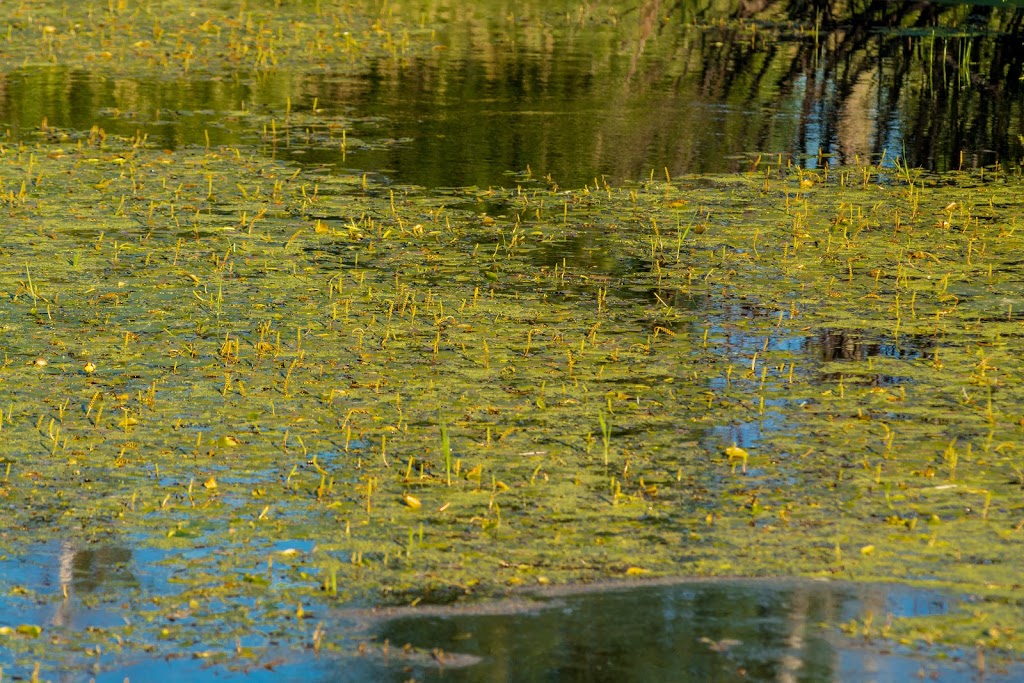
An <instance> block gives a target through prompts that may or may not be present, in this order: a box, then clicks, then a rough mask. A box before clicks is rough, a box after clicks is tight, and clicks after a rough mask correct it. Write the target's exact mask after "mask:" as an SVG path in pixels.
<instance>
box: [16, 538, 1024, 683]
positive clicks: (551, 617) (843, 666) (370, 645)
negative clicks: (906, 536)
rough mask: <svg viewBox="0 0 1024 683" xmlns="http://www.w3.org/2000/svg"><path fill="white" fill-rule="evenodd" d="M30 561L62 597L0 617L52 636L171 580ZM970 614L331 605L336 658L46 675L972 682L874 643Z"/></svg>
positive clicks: (792, 589) (951, 605)
mask: <svg viewBox="0 0 1024 683" xmlns="http://www.w3.org/2000/svg"><path fill="white" fill-rule="evenodd" d="M292 547H295V549H296V550H298V549H302V550H299V552H304V551H305V552H308V551H309V550H310V548H308V547H304V546H303V544H301V543H299V544H292V545H289V548H292ZM34 560H35V561H36V562H38V563H40V565H41V566H29V563H28V562H26V561H25V560H20V561H16V560H7V561H4V562H3V565H2V570H3V575H4V577H5V579H6V580H10V581H14V582H16V583H17V584H18V585H20V586H21V587H22V589H25V590H31V591H33V592H35V593H38V594H41V595H42V594H45V593H47V592H48V591H50V590H52V588H53V587H54V585H59V584H60V583H61V582H64V583H65V585H67V586H69V587H70V588H69V591H70V594H71V595H70V599H66V600H64V601H63V602H53V601H50V602H49V604H42V603H40V604H37V605H35V606H26V604H25V603H24V602H23V601H19V600H18V599H16V598H15V599H9V598H5V599H2V600H0V608H2V610H3V613H4V617H5V619H7V620H13V621H14V622H27V623H38V624H43V625H45V627H46V628H47V632H48V633H49V634H50V637H58V638H68V639H71V638H73V637H74V633H75V632H76V631H84V630H87V629H102V628H105V627H109V626H110V625H111V624H114V623H117V622H119V621H121V620H124V621H126V622H130V621H131V620H136V619H138V620H143V619H146V615H145V612H144V611H142V612H140V611H138V610H136V611H135V612H126V611H125V610H124V608H123V607H122V606H120V605H119V603H120V602H121V601H123V600H126V599H128V597H129V596H130V595H132V594H138V592H139V591H140V590H144V591H145V593H146V594H147V595H149V596H151V597H158V596H164V595H168V594H170V591H169V589H168V584H167V581H168V580H173V577H172V576H171V575H170V574H169V573H168V572H165V571H164V569H163V568H164V567H165V565H166V562H167V560H168V555H167V554H166V553H160V552H156V551H135V552H133V551H132V550H131V549H130V548H128V547H125V546H106V547H99V548H89V549H77V550H76V547H75V544H74V543H71V542H65V543H61V544H54V545H52V547H48V548H45V549H41V550H40V552H39V553H37V554H36V555H35V556H34ZM60 573H63V574H65V575H64V576H58V575H56V574H60ZM117 594H120V597H116V596H117ZM90 596H95V597H96V598H97V599H95V600H90ZM970 605H971V600H970V599H965V598H960V597H956V596H952V595H950V594H949V593H946V592H940V591H934V590H928V589H922V588H911V587H906V586H900V585H879V584H854V583H844V582H833V581H807V580H794V579H768V580H707V581H694V580H690V581H679V580H672V581H661V582H657V581H655V582H647V583H645V584H633V585H630V584H619V585H614V584H612V585H595V586H587V587H579V588H558V589H547V590H545V589H540V590H535V591H533V592H526V593H523V594H522V595H521V596H520V597H518V598H514V599H506V600H501V601H496V602H488V603H483V604H479V605H467V606H461V607H458V606H456V607H438V606H427V607H420V608H416V607H413V608H388V609H354V608H342V609H339V610H336V611H334V612H333V613H332V614H330V615H329V616H327V617H326V619H325V621H323V622H321V623H326V624H327V628H328V629H329V630H330V631H331V632H332V633H336V634H340V636H341V638H342V639H343V642H344V643H346V644H347V646H348V649H349V651H350V653H351V654H349V655H347V656H344V657H341V658H339V657H338V656H337V655H332V654H327V653H324V654H323V655H322V656H316V655H314V654H313V653H307V654H300V653H297V652H295V651H293V650H289V649H287V648H283V647H279V646H275V645H274V642H273V640H274V639H273V638H269V639H268V638H266V636H265V635H261V634H259V633H258V632H257V633H252V634H249V635H248V636H246V637H244V638H243V639H241V640H239V644H238V647H239V648H242V647H245V648H252V647H257V648H259V652H260V657H259V658H255V659H252V658H247V657H239V658H238V659H237V660H236V661H231V662H229V663H225V662H224V659H223V657H222V656H221V657H212V656H211V654H209V653H207V654H202V653H203V643H202V641H201V639H198V640H197V641H196V643H195V649H194V652H193V653H192V654H186V655H178V656H175V657H161V658H156V657H151V656H146V655H145V654H142V653H136V654H131V653H125V652H120V653H118V652H114V651H111V652H105V651H104V649H103V648H102V647H97V648H96V650H95V652H94V653H91V655H89V656H79V657H69V658H68V659H67V660H65V661H64V662H63V663H62V664H61V669H62V670H63V672H64V673H63V674H62V675H61V676H60V677H59V679H58V680H61V681H68V682H71V681H86V680H95V681H97V683H99V682H107V681H109V682H115V681H116V682H118V683H120V682H121V681H125V680H130V681H145V680H168V679H170V678H172V677H173V678H179V677H183V676H187V677H189V678H190V679H192V680H197V681H205V680H211V681H216V680H226V681H232V680H238V681H264V680H266V681H324V683H327V682H328V681H334V682H339V683H340V682H342V681H350V682H352V683H357V682H359V683H361V682H364V681H396V682H398V681H408V680H417V681H465V682H475V681H480V682H483V681H508V682H512V681H524V682H525V681H541V680H551V681H580V682H582V681H638V682H640V681H643V682H651V683H653V682H656V681H666V682H667V681H694V682H695V683H696V682H698V681H700V682H706V681H741V680H742V681H763V682H765V683H767V682H769V681H780V680H782V681H793V682H797V681H799V682H800V683H831V682H833V681H835V682H839V681H843V682H844V683H857V682H863V683H868V682H873V681H877V682H879V683H881V682H884V681H897V680H900V681H902V680H914V679H918V678H925V679H927V680H939V681H944V682H946V683H959V682H961V681H964V682H966V681H976V680H978V676H979V671H978V668H977V667H978V660H977V658H976V655H975V653H973V652H971V653H963V652H957V651H952V652H947V653H945V656H944V657H943V658H942V659H936V658H934V657H930V656H925V655H922V654H915V652H914V650H913V649H911V648H904V647H900V646H897V645H894V644H893V643H891V642H889V641H886V640H884V639H880V638H879V636H880V635H881V634H883V633H884V630H885V628H886V623H887V622H888V621H890V620H891V619H893V618H894V617H922V616H936V615H947V614H951V613H952V614H955V613H958V612H964V611H966V610H969V609H970ZM322 616H323V615H322ZM840 624H841V625H844V626H843V629H842V630H841V631H840V630H839V629H837V628H836V626H837V625H840ZM197 635H198V634H197ZM335 637H337V636H335ZM2 661H3V660H2V659H0V662H2ZM986 667H987V668H986V671H985V673H984V680H985V681H996V682H1002V681H1012V680H1020V676H1022V675H1024V668H1022V667H1021V665H1020V664H1019V663H1012V664H1008V663H1006V662H1002V661H1000V660H999V659H996V658H991V657H990V659H989V661H988V662H987V665H986ZM76 671H77V672H78V673H75V672H76Z"/></svg>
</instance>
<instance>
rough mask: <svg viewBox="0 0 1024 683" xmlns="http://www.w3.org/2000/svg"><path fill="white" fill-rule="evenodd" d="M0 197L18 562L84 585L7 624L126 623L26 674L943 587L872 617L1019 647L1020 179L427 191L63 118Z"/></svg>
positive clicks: (32, 637)
mask: <svg viewBox="0 0 1024 683" xmlns="http://www.w3.org/2000/svg"><path fill="white" fill-rule="evenodd" d="M0 182H2V188H3V199H2V201H3V211H4V218H5V225H6V230H5V237H4V242H3V246H2V252H0V269H2V270H0V291H3V292H4V296H3V298H2V300H0V325H2V330H3V337H2V340H0V353H2V354H3V358H4V363H3V369H2V370H0V404H2V407H3V422H2V426H0V435H2V438H3V443H4V447H3V461H2V463H0V472H2V479H0V501H2V505H3V514H4V519H5V525H4V527H5V528H4V532H3V534H2V537H0V543H2V547H3V553H4V557H5V558H6V561H8V562H10V561H12V559H13V558H18V557H24V556H32V555H33V554H35V555H38V554H40V553H43V552H44V551H45V549H46V548H47V547H49V548H50V552H51V553H52V554H53V555H54V558H53V564H54V567H53V568H52V569H51V570H50V572H51V573H52V574H54V575H55V576H54V578H53V579H51V580H50V581H49V583H47V582H40V581H39V580H38V579H26V580H25V582H24V585H22V584H16V585H8V587H7V597H6V598H5V604H6V605H7V606H8V607H9V609H10V610H11V613H17V612H18V610H19V609H22V608H23V607H25V606H26V605H39V604H45V603H54V604H67V603H68V601H72V602H73V601H76V600H82V601H84V603H83V604H84V605H85V606H87V607H90V608H102V609H103V610H106V611H107V612H110V613H113V614H117V615H122V616H123V619H122V621H121V622H120V623H104V624H103V625H92V626H90V627H89V628H87V629H82V630H80V631H74V632H73V634H70V635H69V633H68V632H61V633H50V632H49V631H50V630H51V629H49V628H48V626H47V624H45V623H23V624H14V625H11V626H8V627H5V628H4V631H3V636H2V637H3V638H4V639H5V647H7V648H9V650H10V651H11V652H12V653H14V654H13V657H14V658H15V659H14V661H15V662H16V665H17V666H23V667H27V668H30V667H31V663H32V662H33V661H34V660H36V659H38V658H41V657H43V653H47V655H46V657H47V658H51V657H52V654H50V653H53V652H54V651H55V650H56V651H58V652H66V653H67V655H68V656H69V657H72V656H74V655H75V653H78V654H82V653H86V652H90V651H94V650H95V649H99V648H102V649H103V650H104V651H106V652H108V653H109V652H110V651H111V650H112V649H113V650H115V651H119V650H124V651H125V652H130V651H133V650H134V649H139V650H141V651H147V652H157V653H181V652H198V653H200V654H202V655H203V656H208V657H213V658H216V657H218V656H222V657H229V658H235V657H238V656H240V655H241V656H252V657H253V658H256V659H257V660H258V657H259V655H258V653H256V654H253V653H250V651H249V649H247V648H244V647H243V646H242V645H240V644H239V645H237V652H236V642H239V641H238V640H237V639H240V638H242V637H243V636H247V635H251V634H252V633H253V632H254V631H255V632H259V633H263V634H270V636H271V637H272V638H273V639H274V640H276V641H284V642H285V643H287V644H289V645H291V646H294V647H310V648H314V649H316V650H320V649H321V648H328V649H330V648H339V647H344V643H340V642H338V641H337V640H332V639H331V637H330V635H331V634H330V632H329V631H328V630H327V627H326V626H325V623H326V622H328V621H329V615H330V611H331V610H332V608H335V607H340V606H350V605H373V604H396V605H415V604H424V603H449V602H453V601H462V600H469V599H479V598H483V597H488V596H496V595H500V594H503V593H505V592H507V591H509V590H510V589H515V588H517V587H523V586H527V587H528V586H537V585H545V584H560V583H567V582H579V581H583V582H586V581H594V580H598V579H608V578H614V577H633V578H635V577H658V576H685V575H694V576H719V575H721V576H733V575H743V576H778V575H803V576H814V577H836V578H842V579H855V580H862V581H868V580H892V579H899V580H905V581H927V582H929V584H930V585H933V586H937V587H945V588H950V589H952V590H954V591H959V592H971V593H974V594H977V595H980V596H983V599H981V600H980V601H979V602H976V603H974V604H973V605H972V606H971V608H970V610H968V611H959V612H957V613H954V614H950V615H946V616H944V617H938V618H934V619H930V620H927V621H915V620H912V619H911V620H904V621H897V622H894V623H890V624H885V625H882V624H879V623H876V624H874V625H873V626H872V624H870V623H866V624H860V625H853V626H851V628H852V629H854V630H855V631H859V630H860V629H872V628H873V629H874V630H875V632H877V633H879V634H882V635H888V636H890V637H893V638H899V639H902V640H903V641H904V642H906V643H915V642H922V643H940V644H942V643H949V644H969V645H971V646H973V645H975V644H976V643H980V645H982V646H984V647H994V648H999V649H1009V650H1013V649H1014V648H1015V646H1016V642H1015V639H1014V638H1015V629H1016V628H1017V626H1018V622H1019V606H1018V604H1017V602H1016V601H1017V598H1016V592H1017V591H1018V590H1019V588H1018V585H1017V582H1018V581H1019V573H1018V571H1017V568H1018V567H1019V566H1020V562H1021V559H1022V557H1021V556H1022V549H1021V542H1020V541H1021V533H1022V527H1024V506H1022V501H1021V497H1020V496H1021V487H1022V485H1024V473H1022V470H1021V461H1020V452H1019V442H1020V439H1021V436H1022V430H1024V426H1022V424H1024V410H1022V407H1021V406H1022V405H1024V401H1022V399H1024V396H1022V392H1024V385H1022V382H1021V362H1022V361H1021V357H1020V353H1019V341H1018V338H1019V336H1020V334H1021V316H1020V311H1021V310H1024V301H1022V298H1024V297H1022V293H1021V286H1020V269H1021V266H1020V260H1019V259H1020V256H1019V255H1020V253H1021V250H1022V246H1024V245H1022V243H1021V239H1022V235H1021V233H1020V232H1019V231H1018V226H1017V225H1016V221H1017V217H1018V216H1019V215H1020V210H1021V203H1022V201H1024V200H1022V199H1021V198H1022V197H1024V194H1022V192H1021V190H1022V189H1024V184H1022V181H1021V180H1020V179H1019V178H1017V177H1015V176H1011V175H1008V174H1006V173H989V174H986V175H984V176H982V175H967V174H963V175H954V176H948V177H941V178H938V177H936V178H931V177H926V176H921V175H916V174H914V173H912V172H910V171H907V170H905V169H901V170H898V171H893V170H889V169H880V168H873V167H864V168H858V169H837V170H832V171H821V172H818V173H808V172H804V171H799V170H796V169H790V168H787V167H786V165H785V164H783V165H782V167H781V168H779V167H776V166H774V165H771V166H769V165H764V166H763V167H759V168H757V169H753V170H752V171H751V172H750V173H748V174H743V175H735V176H717V177H682V178H662V179H661V180H651V181H650V182H647V183H643V184H638V185H635V186H626V187H620V188H612V187H605V186H592V187H586V188H582V189H579V190H574V191H563V190H560V189H558V188H555V187H551V186H549V185H548V184H547V183H538V182H534V181H532V180H531V179H529V178H526V177H523V178H522V182H521V183H520V184H519V185H518V186H517V187H515V188H513V189H503V190H476V189H472V188H466V189H462V190H458V191H452V192H449V193H438V192H430V193H428V192H423V191H420V190H418V189H417V188H413V187H394V186H391V187H381V186H374V185H370V184H368V183H366V181H365V179H364V178H362V177H359V176H355V177H341V176H335V175H323V176H318V175H317V174H316V173H315V172H312V171H309V170H302V169H300V168H295V167H292V166H288V165H283V164H279V163H275V162H273V161H268V160H267V159H265V158H262V157H257V156H252V155H250V154H248V153H246V152H244V151H242V150H240V149H230V148H223V149H210V150H205V149H195V150H183V151H178V152H173V153H171V152H168V151H165V150H161V149H154V148H151V147H147V146H146V145H145V144H140V142H139V141H138V140H135V141H132V140H123V139H113V138H110V137H104V136H102V135H99V134H98V133H96V132H94V133H93V134H92V135H89V136H84V135H83V136H81V137H75V136H73V135H70V134H67V133H61V132H55V131H52V130H50V131H47V132H46V133H45V134H43V133H41V134H40V135H39V139H38V140H37V141H35V142H33V143H31V144H29V143H25V144H22V145H17V146H14V145H12V146H5V147H3V149H2V150H0ZM54 542H63V543H64V544H65V545H72V546H73V547H74V549H75V551H76V552H79V553H80V552H83V551H88V550H89V548H90V547H95V548H96V550H95V551H94V552H95V554H96V555H97V557H96V558H94V560H96V564H98V565H102V566H107V567H108V571H110V572H111V573H116V568H117V566H118V563H119V562H121V563H123V562H124V561H125V560H124V558H121V560H118V558H117V557H116V553H111V551H110V550H109V547H110V546H122V547H127V548H130V549H134V550H135V551H136V552H139V553H143V555H144V556H145V557H148V558H150V560H151V561H152V562H153V564H154V566H155V567H156V568H157V571H158V573H159V580H156V579H154V580H153V581H151V582H148V583H147V582H139V581H137V580H136V581H128V580H121V581H120V582H119V581H118V580H116V577H115V579H114V580H112V581H111V582H109V585H108V586H107V587H106V588H104V589H102V590H94V591H89V590H88V589H87V588H86V590H82V587H81V585H80V584H81V580H80V579H81V578H82V577H81V576H79V575H76V574H75V572H74V568H75V567H74V554H73V553H71V552H70V551H68V550H67V549H66V548H64V547H63V546H62V549H61V550H60V551H56V550H55V549H54V548H53V545H52V544H53V543H54ZM47 544H50V545H49V546H47ZM104 548H108V549H107V550H106V551H104ZM104 552H106V553H107V555H110V556H109V557H106V558H104V557H102V555H103V553H104ZM129 555H130V551H129ZM65 565H70V566H68V567H65ZM65 569H66V570H67V571H65ZM76 576H77V578H78V579H79V581H78V582H77V583H76V582H75V581H73V580H72V579H75V578H76ZM76 589H77V592H78V593H81V594H80V595H76ZM19 606H20V607H19ZM869 621H870V620H869ZM253 652H255V650H254V651H253Z"/></svg>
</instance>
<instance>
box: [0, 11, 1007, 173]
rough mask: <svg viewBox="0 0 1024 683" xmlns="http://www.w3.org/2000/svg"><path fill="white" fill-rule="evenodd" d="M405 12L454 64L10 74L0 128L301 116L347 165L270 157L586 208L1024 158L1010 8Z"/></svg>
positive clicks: (440, 57) (221, 127) (249, 125)
mask: <svg viewBox="0 0 1024 683" xmlns="http://www.w3.org/2000/svg"><path fill="white" fill-rule="evenodd" d="M404 11H406V12H407V13H408V14H409V16H410V17H414V18H415V21H416V23H417V24H420V23H421V22H422V24H423V25H429V26H436V27H437V32H436V34H435V35H436V42H437V46H438V47H439V48H443V49H436V50H431V51H427V52H423V53H418V56H413V57H406V58H397V59H388V60H378V61H376V62H372V63H369V64H367V66H366V69H365V70H364V71H363V72H361V73H358V74H355V75H352V74H347V75H339V74H337V73H334V72H332V70H331V69H330V67H329V66H328V68H327V69H312V68H311V69H310V71H308V72H302V71H286V70H278V71H270V72H268V73H263V74H259V75H258V76H257V75H256V74H253V73H249V72H237V73H233V74H228V75H224V76H219V77H217V78H210V77H209V75H208V74H207V75H204V74H184V73H182V74H178V75H177V76H174V75H173V74H170V75H161V76H160V77H154V76H146V75H144V74H134V75H133V74H131V73H130V72H125V73H115V74H108V73H105V72H101V71H92V70H88V69H82V68H72V67H62V66H46V67H42V66H40V67H25V68H21V69H17V70H14V71H11V72H7V73H2V74H0V125H6V126H7V127H8V128H9V130H10V131H11V134H12V135H13V136H15V137H17V136H19V135H20V134H21V132H22V131H25V130H38V128H39V125H40V122H41V121H42V120H43V119H44V118H45V119H47V121H48V123H49V125H51V126H57V127H66V128H74V129H78V130H88V129H89V128H90V127H91V126H92V125H93V124H99V125H101V126H102V127H103V128H105V129H106V130H107V132H109V133H120V134H124V135H134V134H135V133H136V131H138V130H141V131H143V132H144V133H148V134H149V135H150V139H151V140H152V141H153V142H154V143H156V144H160V145H162V146H165V147H167V148H171V149H173V148H175V147H178V146H181V145H185V144H199V145H203V144H206V135H207V134H208V135H209V136H210V142H211V144H214V145H237V144H241V143H246V142H248V143H251V144H261V139H260V136H259V131H260V130H261V127H262V124H263V123H265V121H262V120H261V121H259V122H255V121H253V120H252V119H251V118H249V117H247V116H238V113H239V112H240V111H243V110H244V111H250V112H263V114H264V115H266V116H275V115H277V114H280V113H282V112H283V111H284V109H285V108H286V106H287V103H288V102H290V103H292V105H293V106H292V111H293V112H296V113H301V112H303V111H308V109H309V108H310V107H311V106H312V102H313V101H314V99H316V101H317V102H318V107H319V108H320V109H322V110H323V111H322V113H321V114H320V115H319V117H320V118H319V120H321V121H323V122H329V121H332V120H334V121H337V122H339V126H338V130H340V129H341V128H347V129H348V133H349V135H350V136H351V138H352V141H353V142H352V144H351V146H350V148H349V153H348V154H347V155H339V154H338V145H337V144H335V143H336V142H337V141H335V140H333V139H331V138H330V135H325V136H321V137H320V138H314V139H310V140H307V139H306V136H305V135H304V134H301V135H300V134H296V135H295V136H294V137H293V139H291V140H290V141H289V142H288V143H287V144H282V145H280V146H278V147H277V148H275V149H274V150H270V149H267V152H268V153H271V152H273V153H276V154H278V155H285V156H291V157H292V158H293V159H294V160H295V161H297V162H298V163H304V164H314V165H316V166H318V167H327V168H333V169H335V170H360V171H373V172H384V173H385V174H387V175H388V176H390V177H391V178H392V179H393V180H396V181H399V182H409V183H415V184H418V185H422V186H425V187H429V188H436V187H451V186H465V185H479V186H487V185H497V184H509V183H514V182H516V178H515V177H513V176H509V175H507V172H509V171H523V170H525V169H526V168H527V167H528V166H529V167H530V168H531V169H532V170H533V171H534V172H535V174H536V175H545V174H551V176H552V177H553V178H554V179H555V180H556V181H557V182H559V183H560V184H562V185H563V186H570V187H578V186H580V185H582V184H583V183H591V182H593V181H594V179H595V178H598V179H599V180H600V176H602V175H603V176H605V177H606V178H608V179H609V180H611V181H613V182H614V181H625V180H635V179H639V178H642V177H647V176H648V175H649V174H650V172H651V171H652V169H655V172H656V173H657V174H658V175H659V177H660V176H661V175H662V174H663V169H665V168H667V169H668V170H669V171H670V173H672V174H674V175H675V174H681V173H700V172H715V171H735V170H747V169H749V168H751V167H752V165H753V164H754V161H755V159H756V158H757V156H758V155H759V154H763V155H766V156H765V157H764V158H763V161H762V163H765V164H767V163H768V159H769V158H771V160H772V162H774V161H775V159H776V158H777V157H776V155H778V154H782V155H784V156H785V157H789V158H796V159H798V160H799V161H800V163H804V164H806V165H810V166H814V165H818V164H819V163H821V162H822V161H823V160H824V159H825V158H830V159H831V163H833V164H836V163H852V162H855V161H856V160H858V159H860V160H865V159H866V158H871V159H874V160H877V159H879V158H881V157H882V155H883V154H885V155H886V157H887V158H889V159H892V158H893V157H895V156H897V155H898V156H903V157H905V158H906V160H907V161H908V162H909V163H910V164H911V165H912V166H922V167H925V168H929V169H933V170H937V171H942V170H948V169H955V168H959V167H961V166H964V167H966V166H976V165H983V164H992V163H995V162H1000V163H1004V164H1006V163H1015V162H1017V161H1018V160H1019V159H1020V158H1021V156H1022V154H1024V146H1022V143H1021V139H1020V134H1021V133H1022V132H1024V113H1022V105H1024V102H1022V99H1024V98H1022V95H1024V83H1022V81H1021V75H1022V73H1024V71H1022V63H1024V51H1021V50H1020V49H1019V45H1020V42H1021V23H1022V17H1024V9H1022V8H1020V7H1016V6H1009V5H1008V4H1004V3H984V4H974V5H971V4H955V3H948V2H928V1H923V2H915V3H894V2H887V1H885V0H865V1H863V2H826V1H824V0H723V1H721V2H703V3H692V2H682V1H678V2H665V1H664V0H645V1H644V2H642V3H641V4H640V5H639V6H623V7H621V8H620V7H618V6H617V5H611V6H605V5H601V6H597V5H588V4H583V5H581V4H580V3H578V2H575V1H574V0H573V1H569V0H566V1H564V2H540V0H521V1H520V2H516V3H514V4H513V3H508V2H493V1H492V2H479V3H462V2H456V0H440V1H431V2H429V3H428V2H424V1H417V0H412V1H411V2H410V3H408V4H407V5H406V6H405V7H404ZM510 17H512V19H510ZM282 120H283V119H282ZM308 125H309V122H308V121H303V122H302V123H301V126H307V127H308ZM297 130H298V129H297ZM304 130H305V129H303V131H304ZM334 133H337V131H334ZM332 134H333V133H332ZM826 155H827V156H826Z"/></svg>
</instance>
